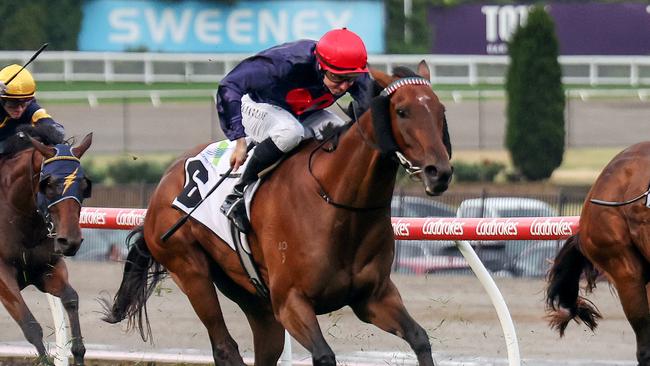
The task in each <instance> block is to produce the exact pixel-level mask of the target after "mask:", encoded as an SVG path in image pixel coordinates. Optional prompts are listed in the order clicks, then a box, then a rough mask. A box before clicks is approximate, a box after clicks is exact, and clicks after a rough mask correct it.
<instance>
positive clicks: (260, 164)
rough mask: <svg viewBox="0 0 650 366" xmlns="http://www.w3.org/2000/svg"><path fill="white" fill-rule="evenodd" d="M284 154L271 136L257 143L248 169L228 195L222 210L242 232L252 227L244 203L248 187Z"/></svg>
mask: <svg viewBox="0 0 650 366" xmlns="http://www.w3.org/2000/svg"><path fill="white" fill-rule="evenodd" d="M283 155H284V153H283V152H282V150H280V149H279V148H278V147H277V146H276V145H275V143H274V142H273V140H271V139H270V138H268V139H266V140H264V141H262V142H261V143H260V144H259V145H257V146H256V147H255V150H253V155H252V156H251V157H250V158H249V160H248V165H246V169H244V172H243V173H242V175H241V178H239V181H238V182H237V183H236V184H235V186H234V187H233V190H232V193H230V194H229V195H228V196H226V199H225V200H224V202H223V205H221V212H223V213H224V215H226V216H227V217H228V218H229V219H230V220H231V221H232V222H233V224H235V226H236V227H237V229H239V231H241V232H242V233H244V234H247V233H248V232H249V231H250V229H251V225H250V222H249V221H248V217H247V215H246V206H245V204H244V192H245V191H246V187H247V186H248V185H249V184H252V183H255V182H256V181H257V179H258V175H259V173H260V172H262V171H263V170H264V169H266V168H268V167H270V166H271V165H273V164H274V163H275V162H277V161H278V160H280V158H281V157H282V156H283Z"/></svg>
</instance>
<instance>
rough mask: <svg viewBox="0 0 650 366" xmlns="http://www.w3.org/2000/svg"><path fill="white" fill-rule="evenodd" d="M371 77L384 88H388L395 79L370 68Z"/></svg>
mask: <svg viewBox="0 0 650 366" xmlns="http://www.w3.org/2000/svg"><path fill="white" fill-rule="evenodd" d="M370 75H371V76H372V78H373V79H375V81H376V82H377V84H379V85H380V86H381V87H382V88H385V87H387V86H388V84H390V83H391V81H393V77H392V76H390V75H388V74H386V73H384V72H382V71H380V70H377V69H375V68H372V67H371V68H370Z"/></svg>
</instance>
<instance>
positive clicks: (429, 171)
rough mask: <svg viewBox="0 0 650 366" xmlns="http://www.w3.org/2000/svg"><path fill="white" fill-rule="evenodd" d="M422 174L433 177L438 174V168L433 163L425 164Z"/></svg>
mask: <svg viewBox="0 0 650 366" xmlns="http://www.w3.org/2000/svg"><path fill="white" fill-rule="evenodd" d="M424 174H426V175H427V176H428V177H432V178H435V177H436V175H438V169H437V168H436V167H435V166H434V165H427V166H425V167H424Z"/></svg>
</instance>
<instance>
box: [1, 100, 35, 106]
mask: <svg viewBox="0 0 650 366" xmlns="http://www.w3.org/2000/svg"><path fill="white" fill-rule="evenodd" d="M0 100H2V105H3V106H5V107H7V108H18V107H26V106H27V105H29V103H31V102H32V100H34V99H33V98H28V99H15V98H1V99H0Z"/></svg>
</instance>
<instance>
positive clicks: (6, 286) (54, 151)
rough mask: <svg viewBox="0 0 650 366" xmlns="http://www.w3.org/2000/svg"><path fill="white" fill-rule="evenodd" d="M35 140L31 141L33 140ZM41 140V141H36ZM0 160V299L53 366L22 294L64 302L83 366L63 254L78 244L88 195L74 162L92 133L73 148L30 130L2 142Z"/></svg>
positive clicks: (51, 134)
mask: <svg viewBox="0 0 650 366" xmlns="http://www.w3.org/2000/svg"><path fill="white" fill-rule="evenodd" d="M31 136H33V137H31ZM37 139H38V140H40V141H43V142H40V141H38V140H37ZM4 142H5V149H4V152H3V153H2V155H0V172H1V174H2V178H1V179H0V197H1V199H0V217H2V220H0V301H2V304H3V305H4V306H5V308H6V309H7V311H8V312H9V314H10V315H11V317H12V318H14V320H15V321H16V322H17V323H18V325H19V326H20V328H21V329H22V331H23V333H24V334H25V338H26V339H27V340H28V341H29V342H30V343H31V344H33V345H34V347H36V350H37V351H38V355H39V362H40V363H42V364H52V360H51V359H50V358H49V356H48V355H47V352H46V349H45V346H44V344H43V329H42V328H41V326H40V325H39V324H38V322H37V321H36V319H35V318H34V315H32V313H31V312H30V311H29V309H28V308H27V305H26V304H25V301H24V300H23V298H22V296H21V295H20V291H21V290H22V289H24V288H25V287H27V286H29V285H34V286H36V287H37V288H38V289H39V290H40V291H42V292H46V293H49V294H52V295H54V296H56V297H59V298H61V300H62V303H63V306H64V307H65V310H66V312H67V313H68V318H69V320H70V327H71V330H72V337H73V338H72V345H71V351H72V354H73V356H74V362H75V365H83V364H84V360H83V357H84V353H85V348H84V345H83V343H82V338H81V330H80V327H79V314H78V296H77V293H76V292H75V290H74V289H73V288H72V287H71V286H70V284H69V283H68V271H67V268H66V265H65V262H64V261H63V257H64V256H72V255H74V254H75V253H76V252H77V250H78V249H79V246H80V245H81V242H82V238H81V228H80V227H79V214H80V210H81V201H83V198H84V197H87V196H89V195H90V181H88V180H87V179H86V178H85V176H84V174H83V169H82V168H81V166H80V163H79V158H80V157H81V156H82V155H83V154H84V152H85V151H86V150H87V149H88V148H89V147H90V144H91V142H92V135H91V134H89V135H88V136H86V137H85V138H84V139H83V141H82V142H81V144H80V145H79V146H76V147H71V146H69V145H66V144H63V143H62V136H61V135H60V134H59V133H58V132H56V131H55V130H54V129H52V128H51V127H48V126H42V127H35V128H32V127H31V126H29V127H27V128H24V129H22V131H21V132H18V133H17V134H16V135H14V136H12V137H10V138H9V139H7V140H5V141H4Z"/></svg>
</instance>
